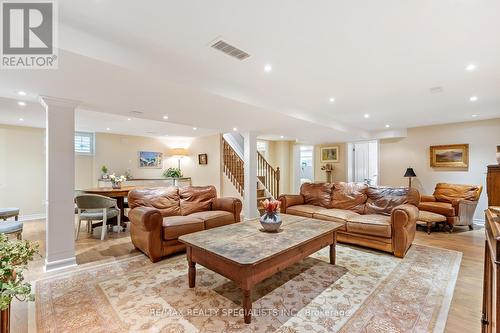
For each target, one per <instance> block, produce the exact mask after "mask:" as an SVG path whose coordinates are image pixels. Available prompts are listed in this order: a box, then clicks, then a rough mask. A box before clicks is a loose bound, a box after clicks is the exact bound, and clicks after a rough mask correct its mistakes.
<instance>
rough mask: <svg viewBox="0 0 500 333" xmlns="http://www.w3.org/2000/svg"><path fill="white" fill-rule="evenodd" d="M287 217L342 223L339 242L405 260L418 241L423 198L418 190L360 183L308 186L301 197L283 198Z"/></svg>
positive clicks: (282, 204) (338, 236)
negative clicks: (416, 240) (413, 243)
mask: <svg viewBox="0 0 500 333" xmlns="http://www.w3.org/2000/svg"><path fill="white" fill-rule="evenodd" d="M279 200H280V201H281V211H282V212H283V213H286V214H291V215H299V216H306V217H311V218H315V219H319V220H326V221H333V222H339V223H342V224H343V227H342V229H340V230H339V231H338V232H337V240H338V241H339V242H343V243H350V244H356V245H361V246H366V247H370V248H374V249H378V250H382V251H386V252H391V253H393V254H394V255H395V256H397V257H400V258H403V257H404V256H405V254H406V251H407V250H408V248H409V247H410V246H411V244H412V242H413V239H414V238H415V230H416V220H417V217H418V208H417V207H418V204H419V201H420V195H419V193H418V191H417V190H415V189H412V188H410V189H408V188H402V187H401V188H399V187H397V188H392V187H368V186H366V185H364V184H357V183H344V182H337V183H315V184H311V183H305V184H302V186H301V188H300V194H298V195H282V196H280V198H279Z"/></svg>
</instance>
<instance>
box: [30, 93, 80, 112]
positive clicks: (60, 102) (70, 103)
mask: <svg viewBox="0 0 500 333" xmlns="http://www.w3.org/2000/svg"><path fill="white" fill-rule="evenodd" d="M38 101H39V102H40V104H42V106H43V107H44V108H48V107H50V106H53V107H54V106H55V107H66V108H71V109H76V107H77V106H78V105H80V104H81V102H80V101H75V100H71V99H66V98H59V97H53V96H46V95H40V96H38Z"/></svg>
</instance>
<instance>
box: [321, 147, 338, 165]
mask: <svg viewBox="0 0 500 333" xmlns="http://www.w3.org/2000/svg"><path fill="white" fill-rule="evenodd" d="M338 161H339V146H332V147H322V148H321V162H322V163H331V162H334V163H335V162H338Z"/></svg>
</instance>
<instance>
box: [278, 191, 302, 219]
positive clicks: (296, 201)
mask: <svg viewBox="0 0 500 333" xmlns="http://www.w3.org/2000/svg"><path fill="white" fill-rule="evenodd" d="M278 200H279V201H280V212H281V213H283V214H286V210H287V208H288V207H290V206H295V205H303V204H304V196H303V195H302V194H283V195H280V197H279V198H278Z"/></svg>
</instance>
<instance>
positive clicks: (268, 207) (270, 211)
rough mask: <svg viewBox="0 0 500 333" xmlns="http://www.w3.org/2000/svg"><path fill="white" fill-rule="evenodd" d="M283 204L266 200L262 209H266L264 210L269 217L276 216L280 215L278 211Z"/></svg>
mask: <svg viewBox="0 0 500 333" xmlns="http://www.w3.org/2000/svg"><path fill="white" fill-rule="evenodd" d="M280 204H281V202H279V201H278V200H268V199H266V200H264V201H262V207H264V210H265V212H266V214H267V215H269V216H274V215H276V214H277V213H278V209H279V208H280Z"/></svg>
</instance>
